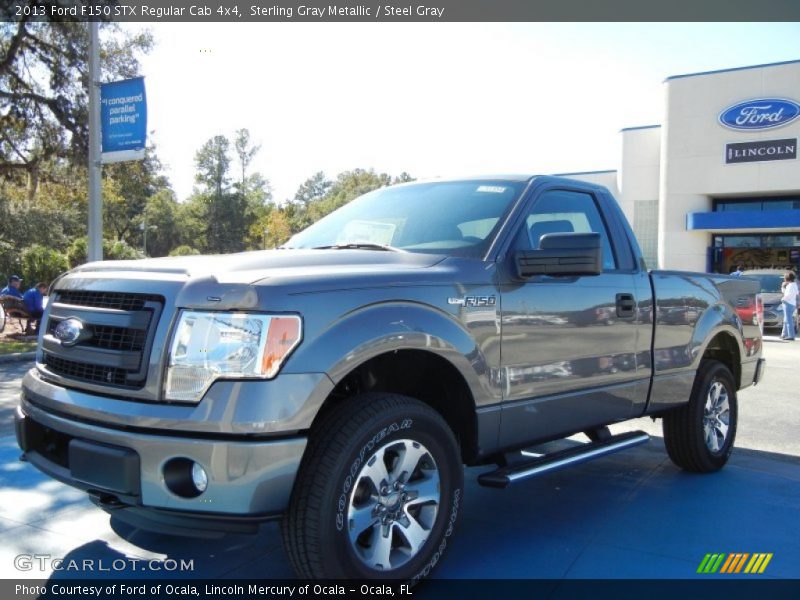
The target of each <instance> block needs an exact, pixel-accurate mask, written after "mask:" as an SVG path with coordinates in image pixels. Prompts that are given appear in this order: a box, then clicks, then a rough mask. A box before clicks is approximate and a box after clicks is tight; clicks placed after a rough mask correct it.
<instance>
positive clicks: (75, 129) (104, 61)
mask: <svg viewBox="0 0 800 600" xmlns="http://www.w3.org/2000/svg"><path fill="white" fill-rule="evenodd" d="M36 4H37V5H38V6H44V7H46V8H47V9H48V10H49V7H50V6H51V5H53V6H54V5H56V4H60V3H56V2H52V1H47V0H40V1H39V2H37V3H36ZM9 20H10V19H9ZM103 29H104V30H105V31H108V32H111V33H113V35H111V36H105V37H106V38H107V39H106V41H104V42H103V43H102V47H101V50H100V58H101V61H100V62H101V65H102V67H103V73H102V77H103V78H104V79H106V80H115V79H124V78H128V77H133V76H135V75H137V74H138V71H139V63H138V60H137V54H138V53H139V52H147V51H149V50H150V48H151V47H152V43H153V41H152V37H151V35H150V34H149V33H148V32H139V33H134V34H125V33H123V32H122V31H121V30H120V28H119V27H118V26H117V25H115V24H104V25H103ZM88 46H89V44H88V29H87V26H86V24H83V23H60V22H51V23H42V22H35V23H34V22H31V21H30V18H29V17H22V18H21V19H20V20H18V21H17V22H7V21H6V22H3V23H0V175H2V176H5V177H12V176H19V175H22V177H23V179H24V185H25V187H26V188H27V193H28V200H29V201H30V200H33V198H34V197H35V195H36V191H37V188H38V186H39V183H40V180H41V179H42V177H47V176H49V173H48V170H47V169H45V168H43V167H45V166H46V165H47V163H48V162H49V161H52V160H54V159H61V160H68V161H69V162H71V163H72V164H81V165H85V164H86V156H87V147H88V118H87V117H88V106H87V105H88V95H87V90H88V89H89V81H88Z"/></svg>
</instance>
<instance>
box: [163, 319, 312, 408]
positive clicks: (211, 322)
mask: <svg viewBox="0 0 800 600" xmlns="http://www.w3.org/2000/svg"><path fill="white" fill-rule="evenodd" d="M301 338H302V322H301V320H300V317H298V316H292V315H255V314H249V313H222V312H199V311H182V312H181V315H180V319H179V320H178V325H177V327H176V328H175V331H174V333H173V335H172V344H171V347H170V353H169V367H168V368H167V382H166V386H165V396H166V399H167V400H178V401H184V402H199V401H200V399H201V398H202V397H203V394H205V392H206V390H207V389H208V387H209V386H210V385H211V384H212V383H213V382H214V381H216V380H217V379H222V378H229V379H240V378H257V379H272V378H273V377H275V375H277V374H278V371H280V368H281V366H282V365H283V363H284V361H285V360H286V358H287V357H288V356H289V354H291V352H292V350H294V349H295V347H296V346H297V344H299V343H300V340H301Z"/></svg>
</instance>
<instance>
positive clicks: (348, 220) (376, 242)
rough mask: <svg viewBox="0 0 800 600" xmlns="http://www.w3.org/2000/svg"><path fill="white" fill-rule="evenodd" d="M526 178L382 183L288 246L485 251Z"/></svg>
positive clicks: (466, 253)
mask: <svg viewBox="0 0 800 600" xmlns="http://www.w3.org/2000/svg"><path fill="white" fill-rule="evenodd" d="M525 186H526V182H523V181H484V180H482V181H450V182H433V183H420V184H412V185H403V186H396V187H388V188H382V189H379V190H375V191H374V192H370V193H369V194H365V195H364V196H361V197H359V198H356V199H355V200H353V201H352V202H350V203H349V204H346V205H345V206H343V207H342V208H340V209H338V210H336V211H334V212H332V213H331V214H329V215H327V216H326V217H324V218H322V219H320V220H319V221H317V222H316V223H314V224H313V225H311V226H310V227H308V228H307V229H305V230H304V231H301V232H300V233H298V234H297V235H295V236H294V237H292V238H291V239H290V240H289V241H288V242H287V243H286V245H285V247H287V248H324V247H328V248H330V247H337V246H350V247H359V246H360V247H363V249H366V250H370V249H377V248H378V247H380V246H383V247H392V248H397V249H400V250H405V251H408V252H427V253H436V254H450V255H459V256H482V255H483V253H484V252H485V251H486V249H487V247H488V245H489V243H490V241H491V239H492V237H493V236H494V234H495V231H496V229H497V228H498V227H499V224H500V220H501V218H502V217H503V215H505V214H506V212H507V211H508V210H510V208H511V206H512V205H513V203H514V201H515V200H516V199H517V198H518V197H519V195H520V194H521V193H522V191H523V190H524V189H525Z"/></svg>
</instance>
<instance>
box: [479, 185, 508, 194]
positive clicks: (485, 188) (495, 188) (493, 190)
mask: <svg viewBox="0 0 800 600" xmlns="http://www.w3.org/2000/svg"><path fill="white" fill-rule="evenodd" d="M506 189H507V188H505V187H503V186H502V185H479V186H478V189H477V190H476V191H477V192H488V193H490V194H502V193H503V192H505V191H506Z"/></svg>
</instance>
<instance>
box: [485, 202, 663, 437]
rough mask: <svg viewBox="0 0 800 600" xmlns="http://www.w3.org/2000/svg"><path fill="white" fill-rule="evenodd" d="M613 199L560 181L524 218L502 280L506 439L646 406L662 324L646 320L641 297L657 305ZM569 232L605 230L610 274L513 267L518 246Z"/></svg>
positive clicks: (618, 416) (571, 427)
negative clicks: (610, 209) (529, 272)
mask: <svg viewBox="0 0 800 600" xmlns="http://www.w3.org/2000/svg"><path fill="white" fill-rule="evenodd" d="M603 202H614V200H613V199H612V198H610V197H607V196H605V195H599V194H598V193H596V192H594V191H593V188H592V189H590V190H585V189H584V190H581V189H580V188H577V189H569V188H550V189H546V190H544V191H540V192H539V193H538V194H537V195H536V196H535V197H534V198H533V199H532V200H531V201H530V202H529V204H528V205H527V208H526V209H525V210H524V211H523V214H522V215H521V216H520V217H519V218H518V219H517V226H516V227H517V230H516V231H515V233H514V237H513V238H512V242H511V245H510V247H509V249H508V252H507V256H506V260H507V261H508V264H509V265H511V266H512V268H510V269H504V272H507V273H509V275H508V279H507V280H505V281H503V282H502V283H501V287H500V289H501V300H502V301H501V307H502V310H501V320H502V342H501V343H502V350H501V353H502V358H501V379H502V383H503V388H504V395H503V396H504V397H503V401H504V404H503V410H502V420H501V436H500V442H501V445H504V446H507V445H513V444H516V443H522V442H525V441H530V440H538V439H546V438H553V437H555V436H559V435H562V434H566V433H572V432H575V431H581V430H583V429H584V428H590V427H592V426H596V425H601V424H606V423H609V422H612V421H615V420H624V419H629V418H631V417H632V416H635V415H636V414H637V411H639V412H640V411H641V410H642V408H643V407H644V403H645V402H646V398H647V390H648V385H649V374H650V370H649V348H650V335H651V328H652V325H649V324H647V323H644V320H645V319H644V318H643V317H642V315H643V314H646V311H643V310H641V307H640V305H639V300H640V299H641V300H645V302H647V303H649V301H650V288H649V284H647V287H645V285H644V284H643V282H646V281H647V277H646V273H644V275H643V273H642V272H641V269H640V268H638V266H637V265H635V260H634V255H633V253H632V251H631V247H630V244H628V243H627V235H628V234H627V230H626V229H624V228H623V227H621V226H619V223H618V221H614V219H615V218H622V216H621V214H620V215H619V217H616V215H609V216H604V214H608V213H604V211H603V208H604V207H603ZM614 210H618V209H617V208H616V207H614ZM611 221H613V222H611ZM609 225H611V227H610V226H609ZM610 231H612V232H614V234H615V235H616V234H619V236H618V238H622V239H616V240H615V238H614V237H612V236H611V235H610V234H609V232H610ZM569 232H576V233H589V232H595V233H599V234H600V236H601V243H602V255H603V272H602V273H601V274H600V275H592V276H580V277H575V276H545V275H536V276H533V277H530V278H528V279H525V280H519V279H517V278H516V277H515V275H513V274H511V273H512V272H513V271H514V269H513V265H514V263H513V261H514V255H515V254H516V252H517V251H519V250H532V249H536V248H538V246H539V241H540V239H541V237H542V236H543V235H547V234H552V233H569ZM615 242H616V243H615ZM623 244H626V245H623Z"/></svg>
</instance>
